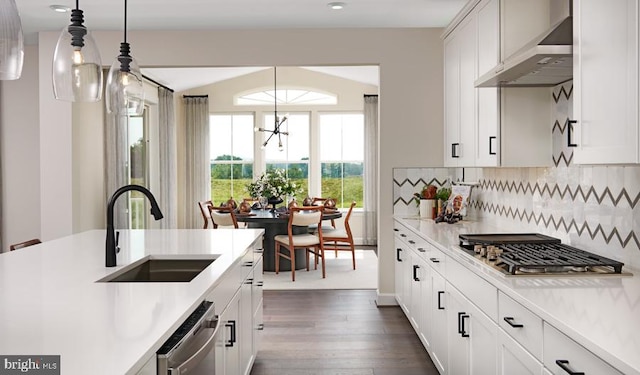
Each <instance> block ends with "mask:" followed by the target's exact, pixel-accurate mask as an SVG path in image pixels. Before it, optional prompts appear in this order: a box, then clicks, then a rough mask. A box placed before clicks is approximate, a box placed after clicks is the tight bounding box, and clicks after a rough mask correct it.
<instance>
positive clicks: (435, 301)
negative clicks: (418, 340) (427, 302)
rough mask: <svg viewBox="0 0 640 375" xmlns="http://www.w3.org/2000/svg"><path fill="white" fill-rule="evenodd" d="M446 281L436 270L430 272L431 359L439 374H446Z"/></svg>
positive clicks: (447, 307)
mask: <svg viewBox="0 0 640 375" xmlns="http://www.w3.org/2000/svg"><path fill="white" fill-rule="evenodd" d="M445 285H446V281H445V279H444V277H442V275H440V274H439V273H438V272H435V271H434V272H431V288H432V293H431V306H432V308H431V311H432V315H431V352H430V354H431V359H432V360H433V364H434V365H435V366H436V368H437V369H438V371H439V372H440V373H441V374H448V373H449V372H448V364H449V356H448V354H449V340H448V338H447V309H449V308H450V306H449V304H448V299H447V296H446V288H445Z"/></svg>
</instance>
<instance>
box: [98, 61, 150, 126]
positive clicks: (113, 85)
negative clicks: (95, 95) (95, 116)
mask: <svg viewBox="0 0 640 375" xmlns="http://www.w3.org/2000/svg"><path fill="white" fill-rule="evenodd" d="M123 58H124V59H128V61H127V64H125V65H128V67H126V68H123V64H122V61H121V59H123ZM106 95H107V97H106V101H107V112H109V113H115V114H118V115H129V116H141V115H142V113H143V112H144V83H143V79H142V72H140V67H139V66H138V63H137V62H136V60H135V59H134V58H133V57H130V56H122V55H121V56H119V57H118V59H116V61H114V62H113V64H112V65H111V68H110V69H109V75H108V76H107V94H106Z"/></svg>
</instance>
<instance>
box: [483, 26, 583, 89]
mask: <svg viewBox="0 0 640 375" xmlns="http://www.w3.org/2000/svg"><path fill="white" fill-rule="evenodd" d="M572 78H573V17H572V16H569V17H567V18H565V19H564V20H562V21H560V22H558V23H557V24H555V25H554V26H553V27H551V29H550V30H548V31H546V32H545V33H543V34H541V35H540V36H538V37H537V38H535V39H533V40H532V41H530V42H529V43H527V44H526V45H525V46H524V47H523V48H521V49H519V50H518V51H517V52H515V53H514V54H513V55H511V56H509V57H508V58H507V59H505V61H504V62H503V63H501V64H498V66H496V67H495V68H494V69H492V70H491V71H490V72H488V73H486V74H484V75H482V76H481V77H479V78H478V79H477V80H476V81H475V86H476V87H527V86H529V87H544V86H555V85H558V84H561V83H563V82H566V81H569V80H571V79H572Z"/></svg>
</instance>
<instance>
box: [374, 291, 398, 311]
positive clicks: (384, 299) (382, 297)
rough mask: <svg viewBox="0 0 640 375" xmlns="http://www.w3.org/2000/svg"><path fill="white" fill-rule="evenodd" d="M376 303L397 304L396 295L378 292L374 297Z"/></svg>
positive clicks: (380, 304)
mask: <svg viewBox="0 0 640 375" xmlns="http://www.w3.org/2000/svg"><path fill="white" fill-rule="evenodd" d="M376 305H377V306H379V307H381V306H398V302H397V301H396V295H395V294H392V293H380V292H378V297H377V298H376Z"/></svg>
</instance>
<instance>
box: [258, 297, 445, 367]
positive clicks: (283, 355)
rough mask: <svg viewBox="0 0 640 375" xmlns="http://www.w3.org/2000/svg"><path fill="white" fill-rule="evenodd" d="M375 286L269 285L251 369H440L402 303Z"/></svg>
mask: <svg viewBox="0 0 640 375" xmlns="http://www.w3.org/2000/svg"><path fill="white" fill-rule="evenodd" d="M375 298H376V292H375V291H373V290H304V291H302V290H293V291H292V290H268V291H265V292H264V327H265V328H264V331H263V341H262V345H261V348H260V349H261V350H259V351H258V356H257V358H256V361H255V364H254V366H253V370H252V372H251V375H272V374H278V375H391V374H394V375H399V374H402V375H414V374H421V375H437V374H438V372H437V370H436V368H435V366H434V365H433V363H432V362H431V360H430V358H429V355H428V354H427V352H426V350H425V349H424V347H423V346H422V343H421V342H420V340H419V339H418V336H417V335H416V334H415V332H414V330H413V328H412V327H411V324H410V323H409V321H408V320H407V319H406V317H405V316H404V314H403V313H402V311H401V310H400V308H398V307H384V308H378V307H377V306H376V304H375Z"/></svg>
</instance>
